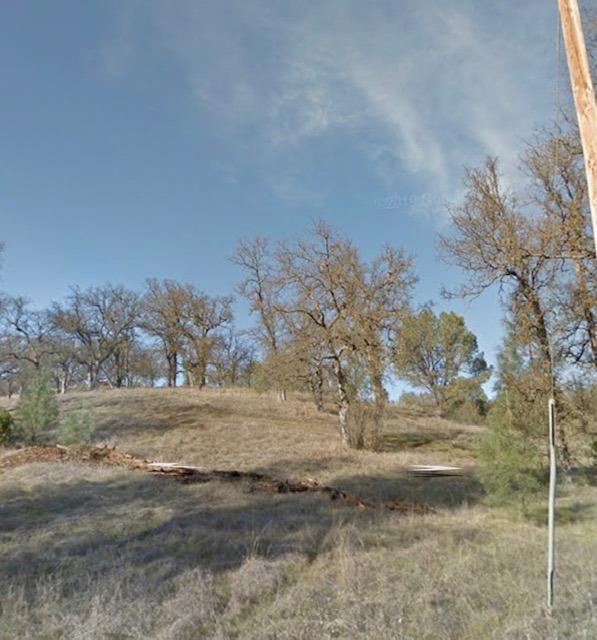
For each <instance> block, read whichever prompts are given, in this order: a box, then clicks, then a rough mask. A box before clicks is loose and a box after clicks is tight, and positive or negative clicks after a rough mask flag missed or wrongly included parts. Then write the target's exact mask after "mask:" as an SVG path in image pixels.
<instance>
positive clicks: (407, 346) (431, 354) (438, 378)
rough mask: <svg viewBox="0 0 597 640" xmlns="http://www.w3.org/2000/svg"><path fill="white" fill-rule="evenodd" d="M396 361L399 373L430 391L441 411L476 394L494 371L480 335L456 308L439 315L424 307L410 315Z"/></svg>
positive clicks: (405, 323) (396, 353)
mask: <svg viewBox="0 0 597 640" xmlns="http://www.w3.org/2000/svg"><path fill="white" fill-rule="evenodd" d="M394 361H395V365H396V372H397V374H398V376H399V377H400V378H402V379H403V380H406V381H407V382H408V383H409V384H411V385H412V386H414V387H417V388H423V389H425V390H426V391H427V392H429V393H430V394H431V396H432V397H433V399H434V401H435V404H436V407H437V410H438V411H439V413H444V412H445V410H446V405H447V403H449V402H450V401H451V400H458V399H459V398H462V397H464V396H471V397H474V395H475V394H474V391H475V389H477V390H480V387H481V384H482V383H483V382H485V381H486V380H487V379H488V378H489V376H490V375H491V370H490V369H489V368H488V367H487V364H486V362H485V360H484V358H483V354H482V353H479V350H478V347H477V338H476V337H475V336H474V334H473V333H471V331H469V330H468V328H467V327H466V324H465V322H464V318H463V317H462V316H459V315H458V314H456V313H453V312H450V313H446V312H443V313H440V315H439V316H436V315H435V313H433V311H432V310H431V309H423V311H421V312H420V313H419V314H417V315H413V316H411V317H410V318H407V319H406V320H405V321H404V323H403V325H402V330H401V331H400V334H399V337H398V343H397V345H396V348H395V351H394ZM471 394H472V395H471Z"/></svg>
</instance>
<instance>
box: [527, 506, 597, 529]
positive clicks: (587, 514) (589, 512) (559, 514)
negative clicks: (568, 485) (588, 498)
mask: <svg viewBox="0 0 597 640" xmlns="http://www.w3.org/2000/svg"><path fill="white" fill-rule="evenodd" d="M526 519H527V520H528V521H529V522H532V523H533V524H534V525H536V526H538V527H543V526H545V525H546V524H547V505H534V506H532V507H531V508H529V509H528V511H527V513H526ZM594 519H595V503H594V502H574V503H572V504H566V505H561V504H560V505H558V504H556V524H558V525H566V524H575V523H578V522H588V521H592V520H594Z"/></svg>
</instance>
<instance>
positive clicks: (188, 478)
mask: <svg viewBox="0 0 597 640" xmlns="http://www.w3.org/2000/svg"><path fill="white" fill-rule="evenodd" d="M50 461H59V462H78V463H86V464H98V465H105V466H118V467H126V468H127V469H130V470H131V471H145V472H147V473H151V474H153V475H161V476H169V477H174V478H175V479H176V480H178V481H179V482H181V483H183V484H193V483H203V482H211V481H213V480H221V481H228V482H239V481H245V482H248V483H249V487H250V490H251V491H267V492H269V493H306V492H310V493H322V494H325V495H327V496H328V497H329V498H330V500H332V501H333V502H337V503H339V504H343V505H346V506H350V507H355V508H358V509H384V510H387V511H395V512H398V513H404V514H406V513H411V514H426V513H432V512H434V509H433V507H431V506H430V505H428V504H426V503H423V502H411V501H408V500H388V501H385V502H381V503H375V502H370V501H368V500H365V499H364V498H361V497H360V496H355V495H351V494H348V493H346V492H345V491H342V490H341V489H338V488H336V487H330V486H327V485H324V484H321V483H319V482H318V481H317V480H314V479H312V478H307V479H305V480H292V479H278V478H274V477H273V476H269V475H267V474H264V473H260V472H258V471H238V470H235V469H203V468H201V467H194V466H189V465H183V464H179V463H176V462H152V461H150V460H144V459H141V458H135V457H133V456H131V455H129V454H128V453H123V452H121V451H117V450H116V449H111V448H109V447H91V446H71V447H63V446H60V445H57V446H53V447H39V446H38V447H28V448H25V449H19V450H18V451H16V452H15V453H12V454H8V455H5V456H4V457H3V458H0V470H2V469H3V468H9V467H16V466H21V465H24V464H30V463H33V462H50Z"/></svg>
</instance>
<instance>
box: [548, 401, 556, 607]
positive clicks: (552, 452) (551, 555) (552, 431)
mask: <svg viewBox="0 0 597 640" xmlns="http://www.w3.org/2000/svg"><path fill="white" fill-rule="evenodd" d="M548 413H549V506H548V515H547V608H548V610H549V612H550V613H551V611H552V609H553V601H554V579H555V570H556V569H555V546H556V539H555V533H556V532H555V526H556V523H555V511H556V471H557V468H556V401H555V400H554V399H553V398H550V400H549V403H548Z"/></svg>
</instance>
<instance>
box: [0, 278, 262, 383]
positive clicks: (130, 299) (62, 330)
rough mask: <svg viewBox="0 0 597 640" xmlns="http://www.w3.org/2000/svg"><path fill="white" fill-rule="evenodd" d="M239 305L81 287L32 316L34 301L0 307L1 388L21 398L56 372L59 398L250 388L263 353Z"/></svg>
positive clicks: (193, 294)
mask: <svg viewBox="0 0 597 640" xmlns="http://www.w3.org/2000/svg"><path fill="white" fill-rule="evenodd" d="M231 304H232V299H231V298H230V297H212V296H208V295H207V294H205V293H203V292H201V291H199V290H197V289H196V288H195V287H193V286H192V285H188V284H180V283H177V282H174V281H172V280H163V281H158V280H148V281H147V285H146V289H145V291H143V292H141V293H137V292H135V291H131V290H129V289H127V288H125V287H123V286H114V285H110V284H108V285H105V286H101V287H91V288H89V289H84V290H83V289H80V288H79V287H73V288H72V289H71V292H70V295H69V296H68V297H67V299H66V300H65V301H64V302H62V303H58V302H57V303H54V304H52V305H51V306H50V307H49V308H47V309H43V310H37V309H33V308H32V307H31V305H30V304H29V303H28V301H27V300H26V299H25V298H22V297H11V296H3V297H2V298H1V299H0V385H1V389H2V391H3V393H4V394H6V395H11V394H13V393H20V391H21V389H22V388H23V387H24V386H25V385H26V383H27V380H28V379H29V378H31V376H32V374H33V373H34V372H36V371H37V370H40V369H44V370H47V371H48V372H49V373H50V374H51V376H52V378H53V380H54V382H55V385H56V389H57V390H58V391H59V392H60V393H65V392H67V391H68V390H70V389H73V388H87V389H97V388H98V387H99V386H100V385H104V386H109V387H115V388H119V387H132V386H154V385H156V384H158V383H163V384H165V385H167V386H171V387H174V386H176V385H177V384H186V385H189V386H196V387H199V388H201V387H204V386H205V385H207V384H211V385H214V386H222V385H226V384H231V385H234V384H250V379H251V376H252V371H253V368H254V363H255V357H254V350H253V348H252V346H251V345H250V344H249V342H248V341H247V340H246V339H244V337H243V336H242V334H241V333H239V332H236V331H235V329H234V324H233V314H232V307H231Z"/></svg>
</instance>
